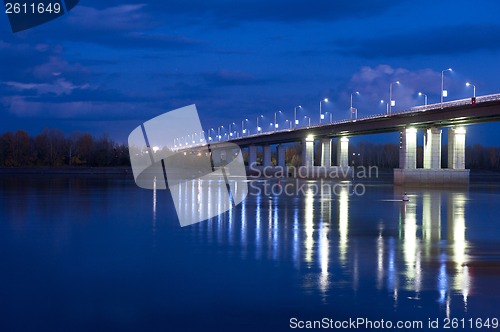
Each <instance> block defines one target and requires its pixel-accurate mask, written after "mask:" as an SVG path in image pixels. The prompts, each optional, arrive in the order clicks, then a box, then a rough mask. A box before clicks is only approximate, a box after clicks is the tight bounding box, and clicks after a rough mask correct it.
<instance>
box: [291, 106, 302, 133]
mask: <svg viewBox="0 0 500 332" xmlns="http://www.w3.org/2000/svg"><path fill="white" fill-rule="evenodd" d="M297 108H302V106H300V105H299V106H295V107H294V108H293V123H294V125H293V128H297V125H298V124H299V120H297Z"/></svg>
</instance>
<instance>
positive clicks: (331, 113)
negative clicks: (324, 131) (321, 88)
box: [325, 112, 333, 123]
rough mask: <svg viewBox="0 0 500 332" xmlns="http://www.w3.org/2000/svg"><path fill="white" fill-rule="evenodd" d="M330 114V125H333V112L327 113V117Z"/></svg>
mask: <svg viewBox="0 0 500 332" xmlns="http://www.w3.org/2000/svg"><path fill="white" fill-rule="evenodd" d="M327 114H329V115H330V123H332V122H333V121H332V115H333V112H325V116H326V115H327Z"/></svg>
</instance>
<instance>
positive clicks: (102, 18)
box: [68, 4, 151, 31]
mask: <svg viewBox="0 0 500 332" xmlns="http://www.w3.org/2000/svg"><path fill="white" fill-rule="evenodd" d="M145 6H146V5H145V4H135V5H121V6H115V7H108V8H103V9H97V8H92V7H87V6H78V7H76V8H75V10H73V11H72V12H71V15H70V16H69V17H68V24H70V25H72V26H78V27H79V28H81V29H84V30H86V31H110V30H112V31H134V30H138V29H141V30H142V29H145V28H147V27H149V26H151V20H150V19H149V17H148V16H147V15H146V13H145V12H144V11H143V9H144V7H145Z"/></svg>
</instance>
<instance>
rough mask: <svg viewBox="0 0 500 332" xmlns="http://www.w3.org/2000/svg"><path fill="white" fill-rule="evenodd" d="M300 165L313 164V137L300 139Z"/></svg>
mask: <svg viewBox="0 0 500 332" xmlns="http://www.w3.org/2000/svg"><path fill="white" fill-rule="evenodd" d="M302 166H305V167H313V166H314V137H312V136H308V137H307V138H305V139H303V140H302Z"/></svg>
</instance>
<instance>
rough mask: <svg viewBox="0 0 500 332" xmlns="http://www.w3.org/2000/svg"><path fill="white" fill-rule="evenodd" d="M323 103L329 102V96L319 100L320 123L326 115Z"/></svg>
mask: <svg viewBox="0 0 500 332" xmlns="http://www.w3.org/2000/svg"><path fill="white" fill-rule="evenodd" d="M322 103H328V98H325V99H323V100H320V101H319V124H321V120H323V119H324V118H325V115H324V114H323V113H322V112H321V104H322Z"/></svg>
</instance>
